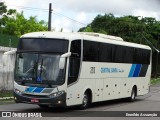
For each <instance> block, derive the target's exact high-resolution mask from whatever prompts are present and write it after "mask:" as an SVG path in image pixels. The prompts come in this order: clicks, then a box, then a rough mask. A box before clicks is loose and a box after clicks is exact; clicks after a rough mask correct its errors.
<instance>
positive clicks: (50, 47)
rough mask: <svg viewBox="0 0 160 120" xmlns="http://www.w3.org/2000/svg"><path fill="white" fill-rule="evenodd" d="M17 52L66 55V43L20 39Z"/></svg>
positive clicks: (53, 40) (61, 40)
mask: <svg viewBox="0 0 160 120" xmlns="http://www.w3.org/2000/svg"><path fill="white" fill-rule="evenodd" d="M18 51H36V52H54V53H66V52H67V51H68V41H67V40H63V39H47V38H23V39H20V42H19V45H18Z"/></svg>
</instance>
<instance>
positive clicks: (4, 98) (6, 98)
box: [0, 97, 13, 100]
mask: <svg viewBox="0 0 160 120" xmlns="http://www.w3.org/2000/svg"><path fill="white" fill-rule="evenodd" d="M8 99H13V97H0V100H8Z"/></svg>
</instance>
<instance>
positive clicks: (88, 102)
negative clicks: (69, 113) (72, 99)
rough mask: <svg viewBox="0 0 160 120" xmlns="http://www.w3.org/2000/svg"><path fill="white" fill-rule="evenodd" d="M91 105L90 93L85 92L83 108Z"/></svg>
mask: <svg viewBox="0 0 160 120" xmlns="http://www.w3.org/2000/svg"><path fill="white" fill-rule="evenodd" d="M89 105H90V98H89V95H88V94H87V93H86V92H85V93H84V95H83V100H82V105H81V106H80V109H81V110H84V109H86V108H87V107H88V106H89Z"/></svg>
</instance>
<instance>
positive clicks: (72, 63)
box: [68, 40, 81, 84]
mask: <svg viewBox="0 0 160 120" xmlns="http://www.w3.org/2000/svg"><path fill="white" fill-rule="evenodd" d="M70 52H71V53H72V55H71V57H70V59H69V72H68V84H71V83H73V82H75V81H77V80H78V75H79V69H80V58H81V40H74V41H72V43H71V50H70Z"/></svg>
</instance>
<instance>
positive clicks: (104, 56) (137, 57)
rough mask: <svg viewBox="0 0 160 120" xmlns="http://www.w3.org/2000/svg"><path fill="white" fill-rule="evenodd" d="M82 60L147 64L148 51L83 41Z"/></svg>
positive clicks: (148, 61) (148, 58)
mask: <svg viewBox="0 0 160 120" xmlns="http://www.w3.org/2000/svg"><path fill="white" fill-rule="evenodd" d="M83 50H84V52H83V55H84V56H83V60H84V61H91V62H112V63H134V64H149V63H150V53H151V51H150V50H145V49H141V48H133V47H127V46H122V45H114V44H108V43H100V42H92V41H84V47H83Z"/></svg>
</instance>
